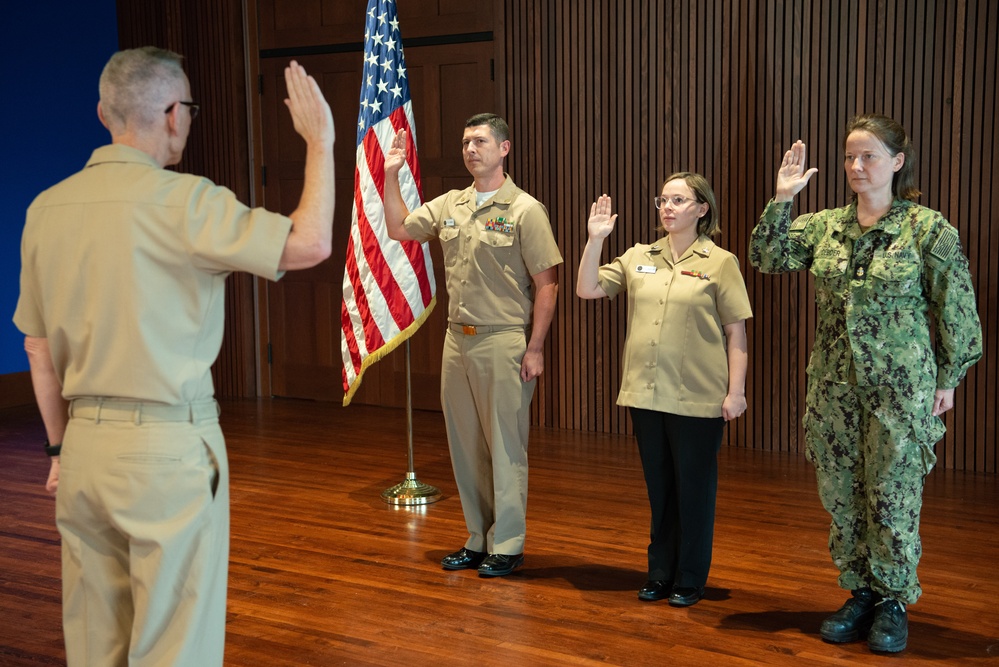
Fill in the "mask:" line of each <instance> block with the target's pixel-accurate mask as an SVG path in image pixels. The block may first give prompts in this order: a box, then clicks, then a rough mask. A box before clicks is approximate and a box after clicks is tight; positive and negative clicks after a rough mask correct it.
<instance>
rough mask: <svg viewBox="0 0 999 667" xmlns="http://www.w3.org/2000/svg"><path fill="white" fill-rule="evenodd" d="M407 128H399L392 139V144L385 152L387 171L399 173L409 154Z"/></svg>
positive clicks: (388, 172)
mask: <svg viewBox="0 0 999 667" xmlns="http://www.w3.org/2000/svg"><path fill="white" fill-rule="evenodd" d="M407 146H408V144H407V141H406V130H399V131H398V132H397V133H396V135H395V137H394V138H393V139H392V145H391V146H389V149H388V152H386V153H385V173H387V174H398V173H399V170H400V169H402V165H404V164H406V156H407V150H406V149H407Z"/></svg>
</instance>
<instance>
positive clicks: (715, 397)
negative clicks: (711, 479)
mask: <svg viewBox="0 0 999 667" xmlns="http://www.w3.org/2000/svg"><path fill="white" fill-rule="evenodd" d="M598 282H599V284H600V287H601V288H602V289H603V290H604V292H605V293H606V294H607V296H608V297H610V298H612V299H613V298H614V297H615V296H617V295H618V294H619V293H620V292H622V291H624V290H627V292H628V334H627V338H626V339H625V343H624V360H623V378H622V380H621V392H620V393H619V394H618V398H617V403H618V405H623V406H628V407H635V408H643V409H646V410H657V411H659V412H669V413H672V414H677V415H685V416H690V417H720V416H721V414H722V403H723V402H724V400H725V396H726V395H727V394H728V351H727V348H726V339H725V330H724V328H723V327H724V326H725V325H726V324H732V323H733V322H738V321H740V320H745V319H748V318H750V317H752V316H753V311H752V308H751V307H750V305H749V294H748V293H747V292H746V283H745V280H744V279H743V277H742V273H740V271H739V260H738V259H736V257H735V255H733V254H732V253H730V252H728V251H726V250H723V249H721V248H719V247H718V246H716V245H715V244H714V243H713V242H712V241H711V239H709V238H708V237H706V236H701V237H699V238H698V239H697V241H695V242H694V244H693V245H691V246H690V247H689V248H688V249H687V250H686V252H684V254H683V256H682V257H680V259H679V261H677V262H674V261H673V254H672V252H671V250H670V246H669V237H666V238H663V239H661V240H660V241H659V242H657V243H655V244H653V245H646V244H642V243H640V244H638V245H636V246H635V247H633V248H631V249H630V250H628V251H627V252H626V253H625V254H624V255H622V256H621V257H618V258H617V259H615V260H614V261H612V262H611V263H609V264H605V265H604V266H601V267H600V272H599V277H598Z"/></svg>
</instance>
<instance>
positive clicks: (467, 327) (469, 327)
mask: <svg viewBox="0 0 999 667" xmlns="http://www.w3.org/2000/svg"><path fill="white" fill-rule="evenodd" d="M461 333H463V334H465V335H466V336H474V335H475V325H474V324H462V325H461Z"/></svg>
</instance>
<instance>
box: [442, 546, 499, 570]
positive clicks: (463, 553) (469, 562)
mask: <svg viewBox="0 0 999 667" xmlns="http://www.w3.org/2000/svg"><path fill="white" fill-rule="evenodd" d="M487 555H488V554H486V553H485V552H484V551H472V550H471V549H466V548H465V547H462V548H460V549H458V550H457V551H455V552H454V553H453V554H448V555H447V556H444V558H442V559H441V567H443V568H444V569H445V570H474V569H475V568H477V567H478V566H479V563H481V562H482V561H483V560H484V559H485V557H486V556H487Z"/></svg>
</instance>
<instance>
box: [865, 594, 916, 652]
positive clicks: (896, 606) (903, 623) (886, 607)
mask: <svg viewBox="0 0 999 667" xmlns="http://www.w3.org/2000/svg"><path fill="white" fill-rule="evenodd" d="M908 639H909V618H908V616H907V615H906V613H905V607H903V606H902V605H901V603H899V602H898V601H897V600H884V601H883V602H881V603H879V604H878V606H877V607H875V608H874V624H873V625H872V626H871V633H870V634H869V635H868V636H867V648H869V649H871V650H872V651H877V652H879V653H898V652H899V651H903V650H905V644H906V642H907V641H908Z"/></svg>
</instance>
